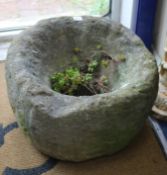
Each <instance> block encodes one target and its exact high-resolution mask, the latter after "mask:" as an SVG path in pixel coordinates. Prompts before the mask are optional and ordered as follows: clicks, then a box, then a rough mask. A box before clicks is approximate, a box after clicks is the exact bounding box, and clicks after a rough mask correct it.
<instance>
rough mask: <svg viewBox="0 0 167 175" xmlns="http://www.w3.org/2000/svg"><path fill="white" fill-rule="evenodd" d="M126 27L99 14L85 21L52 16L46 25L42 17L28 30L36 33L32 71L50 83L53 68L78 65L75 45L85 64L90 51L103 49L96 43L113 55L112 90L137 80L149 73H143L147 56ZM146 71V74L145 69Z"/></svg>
mask: <svg viewBox="0 0 167 175" xmlns="http://www.w3.org/2000/svg"><path fill="white" fill-rule="evenodd" d="M126 30H127V29H125V28H123V27H122V26H120V25H118V24H114V25H113V23H112V24H111V23H110V21H108V22H106V20H104V21H103V20H98V19H96V18H95V19H94V18H93V19H92V18H91V19H89V20H86V21H84V20H83V21H75V20H74V19H73V18H65V19H64V20H61V19H59V20H58V19H51V20H50V25H48V23H47V25H45V21H43V22H41V23H39V24H38V27H36V29H35V30H34V29H33V32H32V33H31V32H30V31H29V33H31V34H32V35H33V36H34V38H33V39H34V40H33V45H32V46H31V52H32V55H33V56H32V60H31V59H30V60H29V61H31V64H33V69H32V73H34V74H35V75H36V77H38V78H39V79H40V80H42V81H43V82H45V84H47V85H48V86H50V81H49V77H50V76H51V75H52V74H53V73H54V72H58V71H63V70H65V69H66V68H67V67H69V66H72V65H73V66H74V65H75V64H74V63H73V57H74V52H73V49H74V48H80V50H81V53H80V57H79V60H78V63H77V64H82V62H83V60H85V59H91V57H90V55H92V54H93V53H94V52H101V51H99V50H97V45H100V46H102V51H104V52H105V53H107V55H109V56H110V57H111V58H112V61H111V62H110V66H109V68H108V69H107V71H106V73H107V75H108V77H109V80H110V90H111V91H113V90H115V89H119V88H120V87H122V86H126V85H128V84H131V83H136V80H138V81H140V77H141V78H142V77H147V75H146V76H142V75H141V74H142V68H143V66H142V65H143V64H144V62H143V59H141V58H140V57H145V55H142V54H141V53H142V49H144V48H142V47H137V45H140V44H141V41H140V40H139V39H138V38H136V36H134V34H130V35H129V31H128V32H127V31H126ZM133 37H134V41H132V38H133ZM26 42H28V41H27V40H26ZM135 45H136V47H134V46H135ZM138 52H140V57H139V56H138ZM34 58H35V59H34ZM122 58H123V59H122ZM136 62H137V63H136ZM76 66H77V65H76ZM143 73H144V74H147V72H146V71H145V72H143Z"/></svg>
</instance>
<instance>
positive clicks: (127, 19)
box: [120, 0, 135, 28]
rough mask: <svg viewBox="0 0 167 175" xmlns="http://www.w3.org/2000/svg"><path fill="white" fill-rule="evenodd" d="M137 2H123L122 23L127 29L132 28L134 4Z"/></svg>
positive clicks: (123, 0)
mask: <svg viewBox="0 0 167 175" xmlns="http://www.w3.org/2000/svg"><path fill="white" fill-rule="evenodd" d="M134 1H135V0H122V7H121V19H120V22H121V23H122V24H123V25H124V26H126V27H127V28H131V26H132V13H133V3H134Z"/></svg>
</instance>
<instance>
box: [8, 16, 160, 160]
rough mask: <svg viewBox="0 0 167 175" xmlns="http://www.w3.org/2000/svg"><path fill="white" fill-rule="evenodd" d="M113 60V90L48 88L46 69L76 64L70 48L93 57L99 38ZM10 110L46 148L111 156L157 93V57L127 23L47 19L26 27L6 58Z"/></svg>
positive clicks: (65, 154)
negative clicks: (79, 92) (83, 92)
mask: <svg viewBox="0 0 167 175" xmlns="http://www.w3.org/2000/svg"><path fill="white" fill-rule="evenodd" d="M98 43H100V44H101V45H103V47H104V49H105V51H106V52H107V53H109V54H110V55H111V57H112V58H113V59H115V60H116V61H118V60H119V57H120V54H121V55H124V57H125V58H126V60H124V61H123V62H121V63H119V64H118V65H117V70H116V71H115V70H114V69H112V68H111V70H110V73H111V76H110V78H111V79H110V81H111V84H112V87H111V90H110V92H109V93H104V94H98V95H93V96H79V97H76V96H68V95H63V94H60V93H57V92H55V91H53V90H52V89H51V88H50V81H49V76H50V75H51V74H52V73H53V72H55V71H60V70H62V69H64V68H65V67H67V66H68V65H69V64H70V63H71V56H72V55H71V50H72V48H74V47H79V48H81V49H82V50H84V52H83V55H82V59H84V58H86V57H87V56H89V54H90V52H91V51H92V49H93V48H94V47H95V45H96V44H98ZM6 80H7V87H8V94H9V99H10V103H11V106H12V109H13V111H14V113H15V115H16V117H17V120H18V122H19V124H20V126H21V127H22V128H23V130H24V131H25V132H26V133H27V134H28V135H29V136H30V138H31V140H32V142H33V143H34V145H35V146H36V148H38V149H39V150H40V151H41V152H43V153H45V154H47V155H50V156H52V157H55V158H58V159H62V160H70V161H83V160H88V159H92V158H96V157H100V156H104V155H111V154H113V153H115V152H117V151H119V150H121V149H122V148H124V147H125V146H126V145H128V144H129V142H130V141H131V140H132V139H133V138H134V137H135V136H136V135H137V133H138V132H139V131H140V129H141V128H142V126H143V124H144V122H145V119H146V118H147V116H148V114H149V111H150V109H151V107H152V105H153V102H154V100H155V97H156V95H157V87H158V71H157V66H156V63H155V60H154V58H153V56H152V55H151V54H150V52H149V51H148V50H147V49H146V48H145V46H144V44H143V43H142V41H141V40H140V39H139V38H138V37H137V36H136V35H134V34H133V33H131V32H130V31H129V30H128V29H126V28H124V27H123V26H121V25H119V24H116V23H114V22H111V21H110V20H107V19H103V18H93V17H81V18H72V17H62V18H53V19H47V20H43V21H41V22H39V23H38V24H37V25H35V26H33V27H32V28H30V29H28V30H25V31H24V32H22V33H21V34H20V35H19V36H18V37H17V39H15V41H14V42H13V43H12V45H11V47H10V49H9V51H8V56H7V62H6Z"/></svg>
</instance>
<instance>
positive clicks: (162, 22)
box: [153, 0, 167, 58]
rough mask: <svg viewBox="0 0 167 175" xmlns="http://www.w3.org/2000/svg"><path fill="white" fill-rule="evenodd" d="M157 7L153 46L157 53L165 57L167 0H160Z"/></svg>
mask: <svg viewBox="0 0 167 175" xmlns="http://www.w3.org/2000/svg"><path fill="white" fill-rule="evenodd" d="M157 8H158V9H157V14H156V20H155V30H154V43H153V47H154V50H155V53H156V54H157V55H158V56H159V57H160V58H163V56H164V47H165V39H166V36H167V0H159V1H158V7H157Z"/></svg>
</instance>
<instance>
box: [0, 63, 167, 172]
mask: <svg viewBox="0 0 167 175" xmlns="http://www.w3.org/2000/svg"><path fill="white" fill-rule="evenodd" d="M0 174H2V175H41V174H42V175H165V174H167V162H166V160H165V159H164V156H163V154H162V152H161V150H160V147H159V145H158V143H157V141H156V139H155V136H154V134H153V132H152V130H151V129H150V128H149V127H148V126H147V125H145V127H144V128H143V130H142V131H141V133H140V134H139V135H138V137H137V138H136V139H134V140H133V141H132V143H131V144H130V145H129V146H128V147H127V148H125V149H124V150H123V151H120V152H119V153H117V154H115V155H113V156H110V157H103V158H99V159H95V160H91V161H87V162H83V163H70V162H62V161H59V160H56V159H52V158H50V157H47V156H45V155H43V154H41V153H40V152H38V150H36V149H35V148H34V147H33V145H32V144H31V142H30V140H29V138H28V137H26V136H25V135H24V134H23V133H22V131H21V130H20V129H19V128H18V124H17V122H16V120H15V117H14V115H13V112H12V110H11V108H10V105H9V101H8V98H7V92H6V84H5V78H4V63H0Z"/></svg>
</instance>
